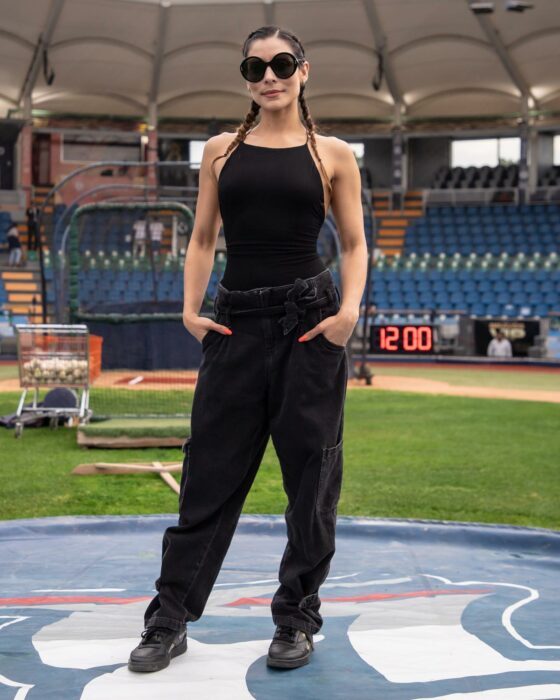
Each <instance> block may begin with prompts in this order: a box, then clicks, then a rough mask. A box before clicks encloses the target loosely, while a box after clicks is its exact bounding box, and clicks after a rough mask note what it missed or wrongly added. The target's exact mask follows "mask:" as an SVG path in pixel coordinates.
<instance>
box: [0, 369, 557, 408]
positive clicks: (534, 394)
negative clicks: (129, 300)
mask: <svg viewBox="0 0 560 700" xmlns="http://www.w3.org/2000/svg"><path fill="white" fill-rule="evenodd" d="M407 367H408V368H410V365H408V366H407ZM404 368H405V366H404V365H403V364H398V363H390V365H389V363H386V364H384V367H383V373H380V371H379V372H376V369H377V368H376V367H375V366H374V367H372V372H373V375H374V376H373V379H372V383H371V385H368V384H366V383H365V381H364V380H363V379H350V380H349V381H348V388H349V389H369V390H381V391H412V392H418V393H422V394H447V395H450V396H472V397H475V398H481V399H516V400H522V401H545V402H549V403H560V391H559V390H556V388H557V383H558V382H557V380H556V382H555V383H554V387H551V389H552V390H545V389H542V388H538V389H537V388H535V389H530V388H517V387H516V388H513V387H504V386H472V385H463V384H459V383H457V382H456V381H455V383H453V382H452V381H445V380H444V379H441V373H439V374H438V378H437V379H431V378H426V377H414V376H405V373H404V371H403V370H404ZM418 368H420V367H418ZM421 369H423V370H424V369H428V370H429V369H433V371H434V374H436V371H437V370H438V369H439V370H441V367H436V366H435V365H434V366H433V367H432V368H431V367H429V366H427V365H426V364H423V365H422V367H421ZM453 369H460V370H462V371H464V372H465V375H468V374H469V370H470V371H471V372H474V371H475V370H480V369H493V370H495V371H498V372H500V373H501V372H504V373H505V374H508V375H510V376H512V377H513V376H514V375H513V373H514V372H515V371H521V372H523V373H524V374H525V376H527V372H529V371H531V370H529V368H519V367H516V368H514V367H492V368H487V367H480V366H473V365H468V364H465V365H459V366H457V365H455V367H454V368H453ZM380 370H381V368H380ZM532 371H533V372H535V373H536V374H540V375H541V376H542V373H543V371H545V372H546V371H547V370H545V369H544V370H543V368H533V369H532ZM558 371H559V370H557V369H556V368H551V369H550V370H548V372H550V376H551V377H556V376H557V373H558ZM10 373H11V372H10ZM502 376H503V375H502ZM196 377H197V371H196V370H185V371H177V372H172V371H164V372H159V373H158V372H153V373H151V372H144V371H142V372H139V371H134V370H132V371H115V370H113V371H108V372H103V373H102V374H101V376H100V377H99V378H98V379H97V380H96V381H95V383H94V384H93V385H92V387H93V388H98V387H104V388H109V387H113V388H115V389H126V390H129V391H142V390H147V389H152V390H154V389H157V390H158V391H159V390H166V389H168V390H173V389H175V390H176V389H180V388H186V387H188V386H194V385H195V384H196ZM479 381H480V377H479ZM541 385H542V384H541ZM43 388H45V387H43ZM6 391H14V392H18V391H21V387H20V384H19V378H18V377H17V368H16V367H15V366H14V367H13V375H12V376H10V377H6V376H5V378H3V379H0V392H6Z"/></svg>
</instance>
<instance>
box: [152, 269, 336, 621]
mask: <svg viewBox="0 0 560 700" xmlns="http://www.w3.org/2000/svg"><path fill="white" fill-rule="evenodd" d="M339 308H340V293H339V291H338V288H337V287H336V284H335V282H334V280H333V278H332V275H331V273H330V270H328V269H327V270H324V271H323V272H321V273H320V274H318V275H316V276H315V277H309V278H306V279H302V278H297V279H296V281H295V282H294V284H292V285H283V286H277V287H261V288H255V289H250V290H247V291H240V290H236V291H230V290H227V289H226V288H225V287H224V286H223V285H222V284H221V283H219V284H218V291H217V294H216V297H215V301H214V311H215V320H216V321H217V322H218V323H223V324H225V325H226V326H228V328H231V330H232V331H233V335H224V334H222V333H219V332H218V331H214V330H210V331H208V332H207V333H206V335H205V336H204V338H203V340H202V350H203V356H202V363H201V365H200V369H199V375H198V381H197V384H196V388H195V393H194V399H193V404H192V412H191V435H190V437H189V438H187V440H186V441H185V444H184V445H183V451H184V452H185V456H184V462H183V472H182V475H181V485H180V494H179V524H178V525H176V526H172V527H169V528H167V529H166V531H165V533H164V535H163V556H162V565H161V575H160V577H159V578H158V579H157V580H156V582H155V587H156V590H157V591H158V594H157V595H156V596H155V598H153V599H152V601H151V602H150V604H149V605H148V608H147V610H146V612H145V615H144V622H145V625H146V626H151V625H160V626H164V627H170V628H172V629H176V630H180V629H183V628H184V625H185V623H186V622H188V621H194V620H197V619H198V618H199V617H200V616H201V615H202V612H203V610H204V607H205V605H206V602H207V599H208V597H209V596H210V593H211V590H212V587H213V585H214V582H215V580H216V579H217V577H218V574H219V572H220V568H221V565H222V562H223V560H224V558H225V556H226V553H227V551H228V548H229V546H230V543H231V540H232V538H233V535H234V532H235V529H236V526H237V523H238V520H239V516H240V514H241V511H242V508H243V504H244V501H245V499H246V496H247V494H248V492H249V489H250V488H251V485H252V483H253V481H254V479H255V476H256V473H257V470H258V468H259V466H260V463H261V460H262V457H263V453H264V451H265V448H266V445H267V443H268V440H269V437H270V436H272V440H273V444H274V447H275V450H276V453H277V455H278V459H279V462H280V465H281V468H282V478H283V485H284V489H285V491H286V495H287V497H288V507H287V509H286V512H285V518H286V524H287V532H288V543H287V546H286V549H285V551H284V555H283V558H282V561H281V563H280V570H279V577H278V578H279V581H280V587H279V588H278V589H277V591H276V593H275V594H274V597H273V600H272V604H271V608H272V618H273V621H274V623H275V624H283V625H288V626H291V627H295V628H298V629H302V630H305V631H308V632H310V633H313V634H314V633H317V632H318V631H319V629H320V628H321V626H322V624H323V619H322V617H321V615H320V613H319V608H320V605H321V601H320V598H319V587H320V585H321V584H322V583H323V581H324V580H325V579H326V577H327V575H328V572H329V569H330V561H331V559H332V557H333V555H334V552H335V525H336V512H337V503H338V499H339V496H340V490H341V486H342V463H343V459H342V434H343V420H344V401H345V397H346V384H347V378H348V366H347V358H346V352H345V347H344V346H342V345H336V344H334V343H332V342H331V341H330V340H328V339H327V338H326V337H325V336H324V335H323V334H322V333H321V334H318V335H317V336H316V337H315V338H313V339H312V340H309V341H302V342H298V337H299V336H301V335H302V334H303V333H304V332H305V331H307V330H309V329H310V328H312V327H313V326H315V325H316V324H317V323H319V322H320V321H321V320H322V319H324V318H326V317H327V316H332V315H334V314H335V313H337V311H338V309H339Z"/></svg>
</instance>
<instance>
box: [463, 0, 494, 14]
mask: <svg viewBox="0 0 560 700" xmlns="http://www.w3.org/2000/svg"><path fill="white" fill-rule="evenodd" d="M469 4H470V8H471V10H472V11H473V12H474V13H475V15H488V14H490V13H492V12H494V3H493V2H492V0H469Z"/></svg>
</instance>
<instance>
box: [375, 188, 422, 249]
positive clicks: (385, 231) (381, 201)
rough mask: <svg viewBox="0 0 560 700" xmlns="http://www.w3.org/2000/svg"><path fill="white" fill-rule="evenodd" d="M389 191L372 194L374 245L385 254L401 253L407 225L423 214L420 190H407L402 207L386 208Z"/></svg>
mask: <svg viewBox="0 0 560 700" xmlns="http://www.w3.org/2000/svg"><path fill="white" fill-rule="evenodd" d="M389 198H390V192H376V193H374V195H373V212H374V214H375V218H376V219H377V242H376V245H377V247H378V248H380V249H381V250H382V251H383V253H384V254H385V255H386V256H393V255H397V253H402V249H403V245H404V236H405V232H406V228H407V226H409V225H410V224H411V223H412V221H413V220H414V219H418V218H420V217H421V216H424V208H423V203H422V191H421V190H409V191H408V192H407V193H406V194H405V198H404V209H402V210H393V209H389V208H388V203H389Z"/></svg>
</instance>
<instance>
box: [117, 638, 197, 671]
mask: <svg viewBox="0 0 560 700" xmlns="http://www.w3.org/2000/svg"><path fill="white" fill-rule="evenodd" d="M141 637H142V641H141V642H140V644H139V645H138V646H137V647H136V649H133V650H132V652H131V653H130V658H129V660H128V668H129V669H130V670H131V671H139V672H140V673H150V672H152V671H160V670H161V669H162V668H166V667H167V666H169V664H170V662H171V659H172V658H174V657H175V656H179V654H184V653H185V652H186V651H187V630H186V629H184V630H180V631H179V632H177V631H176V630H172V629H169V628H168V627H148V628H146V629H145V630H144V631H143V632H142V634H141Z"/></svg>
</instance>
